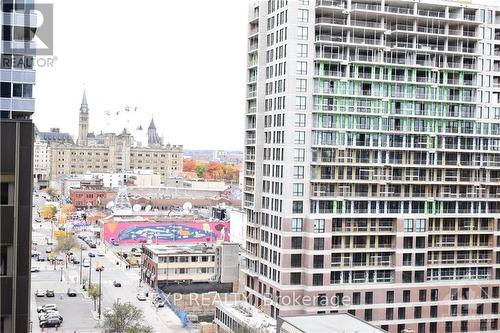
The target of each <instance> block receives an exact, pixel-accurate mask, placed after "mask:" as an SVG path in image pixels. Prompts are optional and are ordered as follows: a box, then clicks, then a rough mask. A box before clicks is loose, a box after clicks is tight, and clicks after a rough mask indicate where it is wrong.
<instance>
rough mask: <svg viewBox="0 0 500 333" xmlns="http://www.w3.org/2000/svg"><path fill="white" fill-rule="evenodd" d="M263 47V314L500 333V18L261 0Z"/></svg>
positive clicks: (259, 229)
mask: <svg viewBox="0 0 500 333" xmlns="http://www.w3.org/2000/svg"><path fill="white" fill-rule="evenodd" d="M248 39H249V48H248V80H247V101H246V103H247V107H246V114H245V119H246V122H245V123H246V128H245V162H244V177H245V183H244V206H245V208H246V211H247V217H248V222H247V228H246V230H247V243H246V250H247V254H246V266H247V267H246V268H245V269H244V273H245V275H246V281H245V282H246V287H245V292H246V296H247V297H248V301H249V302H250V303H251V304H254V305H255V306H257V307H260V308H262V309H264V311H266V312H267V313H268V314H270V315H271V316H273V317H276V316H277V315H291V314H304V313H305V314H311V313H314V314H316V313H329V312H331V311H349V312H350V313H352V314H355V315H356V316H358V317H360V318H362V319H365V320H368V321H371V322H372V323H374V324H375V325H379V326H382V327H383V328H384V329H387V330H388V331H389V332H398V333H400V332H402V331H403V330H404V329H407V330H409V331H411V329H413V331H414V332H418V333H421V332H459V331H462V332H465V331H479V330H490V331H496V330H497V329H498V318H499V315H498V313H499V305H498V304H499V302H500V298H499V280H498V279H500V247H499V246H500V233H499V231H498V230H500V222H499V219H500V201H499V198H500V8H498V7H497V8H495V7H492V6H482V5H474V4H472V3H468V2H466V1H430V0H421V1H405V0H398V1H392V0H386V1H384V0H378V1H370V0H318V1H314V0H298V1H265V2H264V1H262V2H257V3H255V4H253V5H251V6H250V10H249V37H248ZM266 294H267V295H268V298H269V299H270V300H271V301H270V302H269V303H265V302H264V300H265V295H266ZM336 299H341V300H342V302H340V303H341V304H340V306H338V307H336V306H335V304H333V303H335V301H336Z"/></svg>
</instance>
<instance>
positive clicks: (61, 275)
mask: <svg viewBox="0 0 500 333" xmlns="http://www.w3.org/2000/svg"><path fill="white" fill-rule="evenodd" d="M62 276H63V268H62V267H61V282H62Z"/></svg>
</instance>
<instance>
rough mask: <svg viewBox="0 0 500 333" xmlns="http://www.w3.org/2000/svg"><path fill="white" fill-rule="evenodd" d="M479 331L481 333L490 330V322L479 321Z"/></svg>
mask: <svg viewBox="0 0 500 333" xmlns="http://www.w3.org/2000/svg"><path fill="white" fill-rule="evenodd" d="M479 330H480V331H481V332H483V331H487V330H488V322H487V321H486V319H481V320H479Z"/></svg>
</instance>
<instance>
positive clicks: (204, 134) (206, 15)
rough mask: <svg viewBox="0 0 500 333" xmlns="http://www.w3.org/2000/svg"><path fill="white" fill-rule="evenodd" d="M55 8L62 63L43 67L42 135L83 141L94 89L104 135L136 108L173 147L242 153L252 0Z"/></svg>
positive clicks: (115, 0)
mask: <svg viewBox="0 0 500 333" xmlns="http://www.w3.org/2000/svg"><path fill="white" fill-rule="evenodd" d="M53 3H54V45H55V46H54V48H55V50H54V54H55V56H56V57H57V60H56V61H55V63H54V67H53V68H37V87H36V90H35V91H36V112H35V116H34V121H35V124H36V125H37V126H38V127H39V129H40V130H48V129H49V128H50V127H60V128H61V130H62V131H68V132H70V133H72V134H74V135H76V133H77V131H78V110H79V107H80V102H81V98H82V92H83V89H84V88H85V89H86V90H87V97H88V103H89V107H90V129H91V130H93V131H95V132H99V131H100V130H106V127H107V126H108V123H109V124H110V126H111V125H112V124H113V121H110V119H109V118H108V117H107V116H106V115H105V112H106V111H108V110H111V111H118V110H122V109H124V107H125V106H126V105H130V106H134V107H137V113H136V114H135V115H131V119H132V120H131V122H132V125H135V123H136V122H137V123H141V124H142V126H143V127H144V126H146V127H147V126H148V124H149V121H150V119H151V116H152V115H153V116H154V119H155V123H156V127H157V129H158V131H159V133H160V135H162V136H163V137H164V141H165V142H170V143H172V144H183V145H184V147H185V148H194V149H238V150H241V149H242V145H243V124H244V107H245V103H244V101H245V75H246V74H245V73H246V52H247V51H246V35H247V24H246V20H247V6H248V2H247V1H245V0H211V1H207V0H190V1H186V0H182V1H171V0H168V1H165V0H141V1H129V0H71V1H68V0H54V1H53ZM119 121H120V122H122V123H123V122H124V120H123V117H122V119H121V120H119ZM122 123H120V125H116V124H115V127H121V126H122Z"/></svg>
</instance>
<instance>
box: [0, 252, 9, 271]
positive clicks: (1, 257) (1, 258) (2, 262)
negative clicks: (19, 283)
mask: <svg viewBox="0 0 500 333" xmlns="http://www.w3.org/2000/svg"><path fill="white" fill-rule="evenodd" d="M7 251H8V248H7V245H1V246H0V276H5V275H8V274H9V272H8V269H7V267H8V263H7V261H8V260H9V256H8V255H7Z"/></svg>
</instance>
